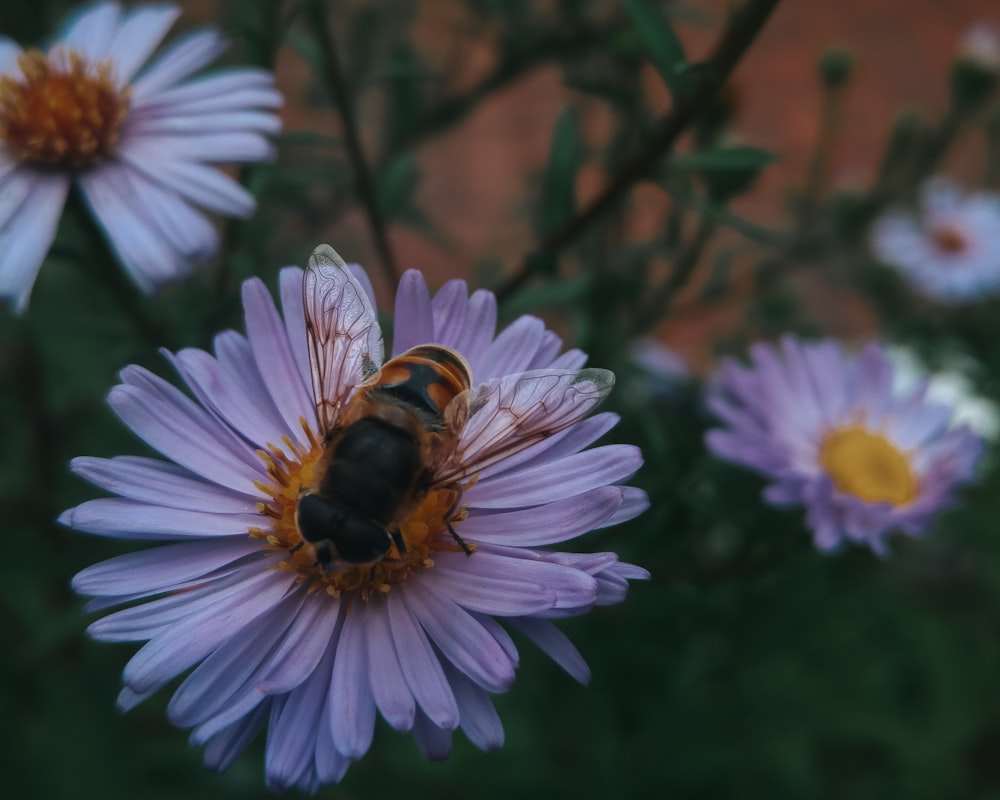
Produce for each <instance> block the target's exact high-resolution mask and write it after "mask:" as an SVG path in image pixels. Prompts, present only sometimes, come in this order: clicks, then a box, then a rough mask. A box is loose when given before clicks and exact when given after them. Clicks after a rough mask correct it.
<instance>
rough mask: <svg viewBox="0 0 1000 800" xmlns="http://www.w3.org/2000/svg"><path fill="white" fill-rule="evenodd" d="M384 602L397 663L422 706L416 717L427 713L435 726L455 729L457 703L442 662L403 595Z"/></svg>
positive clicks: (456, 723)
mask: <svg viewBox="0 0 1000 800" xmlns="http://www.w3.org/2000/svg"><path fill="white" fill-rule="evenodd" d="M405 588H406V587H397V589H396V594H397V595H401V594H403V592H402V591H400V589H405ZM387 605H388V612H389V614H388V616H389V623H390V628H391V630H392V639H393V642H394V644H395V645H396V653H397V655H398V656H399V665H400V667H401V668H402V670H403V675H404V676H405V677H406V683H407V685H408V686H409V689H410V692H412V694H413V698H414V699H415V700H416V701H417V703H418V704H419V706H420V708H421V709H423V713H422V714H418V718H420V717H423V716H424V715H425V714H426V716H427V717H430V719H432V720H434V724H435V725H437V726H439V727H443V728H447V729H448V730H454V729H455V728H456V727H457V726H458V722H459V712H458V703H457V702H456V701H455V695H454V694H453V693H452V691H451V686H449V685H448V680H447V678H445V675H444V670H442V668H441V662H440V661H438V657H437V655H435V653H434V650H433V649H432V648H431V645H430V642H429V641H427V636H426V635H425V634H424V632H423V630H421V628H420V626H419V625H418V624H417V623H416V621H415V620H414V618H413V615H412V614H411V613H410V610H409V607H408V605H407V604H406V603H405V602H403V601H402V598H401V597H398V596H396V597H393V598H392V600H391V601H390V602H389V603H388V604H387Z"/></svg>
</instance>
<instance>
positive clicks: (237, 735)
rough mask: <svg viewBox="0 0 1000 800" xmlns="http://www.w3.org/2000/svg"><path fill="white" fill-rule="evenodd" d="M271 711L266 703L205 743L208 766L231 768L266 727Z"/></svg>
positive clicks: (219, 770) (223, 768) (220, 770)
mask: <svg viewBox="0 0 1000 800" xmlns="http://www.w3.org/2000/svg"><path fill="white" fill-rule="evenodd" d="M270 711H271V707H270V704H269V703H265V704H263V705H261V706H258V707H257V708H256V709H255V710H254V711H253V713H251V714H250V715H249V716H248V717H246V719H241V720H239V721H238V722H234V723H233V724H232V725H230V726H229V727H228V728H226V729H225V730H223V731H219V733H217V734H216V735H215V736H214V737H213V738H212V739H211V740H209V741H208V742H207V743H206V744H205V764H206V766H208V767H209V769H214V770H216V771H218V772H223V771H225V770H227V769H229V767H231V766H232V764H233V762H234V761H235V760H236V758H237V757H238V756H239V755H240V753H242V752H243V751H244V750H245V749H246V748H247V745H249V744H250V742H252V741H253V738H254V736H256V735H257V733H258V732H259V731H260V729H261V728H263V727H264V723H265V722H266V721H267V718H268V715H269V714H270Z"/></svg>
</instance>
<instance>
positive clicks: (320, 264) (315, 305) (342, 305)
mask: <svg viewBox="0 0 1000 800" xmlns="http://www.w3.org/2000/svg"><path fill="white" fill-rule="evenodd" d="M302 304H303V307H304V309H305V317H306V340H307V344H308V347H309V370H310V373H311V375H312V387H313V397H314V398H315V402H316V416H317V417H318V418H319V424H320V432H321V433H323V434H326V433H327V432H329V431H330V430H331V429H332V428H333V427H334V425H335V424H336V421H337V418H338V417H339V416H340V412H341V409H342V408H343V407H344V404H345V403H346V402H347V399H348V397H349V396H350V394H351V392H352V391H353V390H354V388H355V387H356V386H357V385H358V384H359V383H361V382H362V381H363V380H364V379H365V378H366V377H368V375H370V374H371V372H372V371H374V369H376V368H377V367H378V365H379V364H381V363H382V356H383V346H382V331H381V330H380V329H379V325H378V318H377V317H376V315H375V309H374V308H373V307H372V303H371V300H370V299H369V298H368V294H367V293H366V292H365V290H364V289H363V288H362V286H361V284H360V283H358V280H357V278H355V277H354V276H353V275H351V273H350V272H349V271H348V269H347V265H346V264H345V263H344V260H343V259H342V258H341V257H340V256H339V255H337V252H336V251H335V250H334V249H333V248H332V247H330V246H329V245H325V244H321V245H320V246H319V247H317V248H316V250H315V251H313V254H312V256H310V258H309V267H308V268H307V269H306V274H305V280H304V281H303V283H302Z"/></svg>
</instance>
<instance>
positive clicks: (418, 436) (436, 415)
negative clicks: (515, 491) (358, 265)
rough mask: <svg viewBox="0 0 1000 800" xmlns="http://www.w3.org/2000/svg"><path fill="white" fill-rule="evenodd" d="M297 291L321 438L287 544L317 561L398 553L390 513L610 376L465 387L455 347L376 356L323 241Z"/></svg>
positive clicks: (409, 506) (453, 480)
mask: <svg viewBox="0 0 1000 800" xmlns="http://www.w3.org/2000/svg"><path fill="white" fill-rule="evenodd" d="M302 293H303V308H304V313H305V324H306V339H307V345H308V352H309V369H310V376H311V381H312V388H313V396H314V399H315V402H316V417H317V420H318V422H319V427H320V432H321V434H322V436H323V443H324V450H323V454H322V455H321V457H320V459H319V461H318V462H317V470H316V474H317V479H316V480H315V481H314V483H313V485H311V486H309V487H306V488H305V489H304V490H303V492H302V493H301V494H300V496H299V499H298V504H297V508H296V525H297V526H298V529H299V533H300V534H301V536H302V541H301V542H300V544H299V545H296V549H297V548H298V547H304V546H306V545H307V544H308V545H309V546H311V547H312V549H313V551H314V553H315V560H316V563H317V564H318V565H319V566H321V567H322V568H323V569H324V570H332V571H338V570H343V569H348V568H350V567H352V566H361V565H366V564H374V563H377V562H378V561H380V560H382V559H384V558H386V557H387V556H389V554H390V552H391V551H392V549H393V547H395V549H396V552H397V553H398V555H399V557H404V556H405V554H406V543H405V541H404V540H403V537H402V535H401V534H400V525H401V523H402V522H403V521H405V520H406V518H407V516H408V515H409V514H410V513H411V512H412V511H413V510H414V509H415V508H416V507H417V506H418V505H419V504H420V502H421V501H422V500H423V498H424V497H426V495H427V493H428V492H429V491H431V490H433V489H439V488H447V489H450V490H452V491H454V493H455V497H456V498H460V497H461V493H462V485H463V483H465V482H467V481H468V480H469V479H471V478H472V477H473V476H475V475H477V474H478V473H479V472H480V471H481V470H483V469H486V468H488V467H490V466H493V465H495V464H498V463H499V462H501V461H503V460H504V459H507V458H509V457H511V456H513V455H514V454H516V453H519V452H521V451H524V450H527V449H528V448H530V447H532V446H533V445H536V444H539V443H541V442H543V441H544V440H546V439H549V438H550V437H552V436H554V435H556V434H558V433H559V432H561V431H563V430H564V429H566V428H569V427H570V426H572V425H573V424H574V423H575V422H577V421H579V420H580V419H582V418H583V417H584V416H585V415H586V414H587V413H589V411H590V410H591V409H592V408H593V407H594V405H596V404H597V403H598V402H600V400H601V399H603V398H604V397H605V396H606V395H607V394H608V392H609V391H610V390H611V386H612V385H613V384H614V375H613V374H612V373H610V372H608V371H607V370H594V369H590V370H583V371H582V372H581V371H575V370H558V369H553V370H544V371H534V372H525V373H520V374H518V375H512V376H507V377H505V378H501V379H496V380H494V381H491V382H489V383H486V384H483V385H481V386H478V387H475V388H474V387H473V382H472V372H471V370H470V368H469V365H468V364H467V363H466V361H465V359H464V358H463V357H462V356H461V355H459V354H458V353H457V352H456V351H455V350H453V349H452V348H450V347H446V346H445V345H443V344H433V343H431V344H424V345H419V346H417V347H413V348H411V349H409V350H407V351H406V352H405V353H403V354H402V355H399V356H397V357H395V358H392V359H390V360H389V361H387V362H386V363H384V364H382V366H381V367H379V366H378V364H379V363H380V362H381V361H382V358H383V343H382V336H381V333H380V330H379V326H378V322H377V318H376V314H375V309H374V308H373V306H372V303H371V300H370V299H369V297H368V294H367V292H366V291H365V290H364V288H363V287H362V286H361V284H360V283H359V281H358V279H357V278H356V277H354V276H353V275H352V274H351V272H350V271H349V269H348V268H347V266H346V264H345V263H344V261H343V260H342V259H341V258H340V256H339V255H337V253H336V252H335V251H334V250H333V248H331V247H329V246H327V245H320V246H319V247H318V248H317V249H316V251H315V252H314V253H313V255H312V257H311V258H310V259H309V266H308V268H307V270H306V273H305V277H304V280H303V287H302ZM457 503H458V499H456V501H455V504H456V505H457ZM445 524H446V525H447V527H448V530H449V531H450V533H451V535H452V536H453V537H454V539H455V541H456V542H457V543H458V545H459V546H460V547H461V548H462V549H463V550H464V551H465V553H466V554H467V555H471V554H472V553H473V549H472V548H471V547H470V546H469V545H468V544H467V543H466V542H465V541H464V540H463V539H462V538H461V537H460V536H459V534H458V533H457V532H456V531H455V529H454V527H453V526H452V525H451V523H450V521H448V520H447V519H446V520H445Z"/></svg>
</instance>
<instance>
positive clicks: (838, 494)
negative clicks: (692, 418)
mask: <svg viewBox="0 0 1000 800" xmlns="http://www.w3.org/2000/svg"><path fill="white" fill-rule="evenodd" d="M750 357H751V358H750V360H751V364H750V366H749V367H744V366H741V365H740V364H738V363H736V362H735V361H727V362H726V363H724V364H723V365H722V367H721V368H720V369H719V371H718V373H717V375H716V376H715V378H714V381H713V383H712V385H711V387H710V389H709V394H708V405H709V408H710V409H711V410H712V411H713V412H714V413H715V414H716V416H718V417H719V419H720V420H721V421H722V423H723V427H722V428H719V429H715V430H711V431H709V432H708V434H707V437H706V438H707V443H708V447H709V449H710V450H711V451H712V452H713V453H715V454H716V455H718V456H720V457H722V458H725V459H728V460H730V461H734V462H736V463H738V464H742V465H744V466H747V467H750V468H751V469H754V470H756V471H757V472H759V473H761V474H762V475H764V476H766V477H767V478H768V479H770V481H771V483H770V484H769V485H768V487H767V489H766V490H765V492H764V499H765V500H766V501H767V502H769V503H771V504H773V505H779V506H783V505H804V506H806V509H807V512H806V513H807V521H808V525H809V527H810V528H811V529H812V532H813V539H814V541H815V543H816V546H817V547H818V548H819V549H820V550H832V549H835V548H838V547H840V546H841V545H843V544H844V543H845V542H860V543H863V544H867V545H869V546H870V547H871V548H872V549H873V550H874V551H875V552H876V553H879V554H884V553H885V552H886V544H885V537H886V535H887V534H888V533H889V532H890V531H892V530H900V531H902V532H903V533H907V534H910V535H918V534H921V533H923V532H924V531H926V530H927V529H928V527H929V526H930V524H931V522H932V521H933V519H934V516H935V515H936V514H937V513H938V512H939V511H940V510H941V509H943V508H945V507H946V506H948V505H950V504H951V503H953V501H954V492H955V489H956V487H957V486H959V485H960V484H963V483H966V482H967V481H969V480H971V479H972V477H973V475H974V472H975V466H976V461H977V459H978V457H979V454H980V451H981V450H982V440H981V439H980V438H979V437H978V436H976V435H975V434H974V433H973V432H972V431H971V430H970V429H968V428H967V427H964V426H961V427H957V426H953V425H951V424H950V423H951V419H952V408H951V407H950V406H948V405H944V404H941V403H935V402H931V401H929V400H928V399H927V398H926V396H925V394H926V388H927V387H926V381H923V382H921V383H920V384H919V385H916V386H913V385H910V386H909V387H908V388H905V389H901V388H900V387H899V383H898V382H897V381H896V380H895V378H896V375H895V372H896V368H895V367H894V366H893V364H892V362H891V361H890V360H889V359H888V357H887V356H886V353H885V351H884V350H883V348H882V347H881V346H880V345H879V344H876V343H870V344H868V345H867V346H866V347H865V348H864V349H863V350H862V351H861V352H860V353H858V354H856V355H853V354H850V353H847V352H845V350H844V348H843V346H842V345H841V344H839V343H838V342H836V341H833V340H825V341H821V342H814V343H804V342H800V341H798V340H797V339H795V338H792V337H786V338H784V339H783V340H782V341H781V343H780V345H769V344H756V345H754V346H753V347H752V348H751V350H750Z"/></svg>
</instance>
